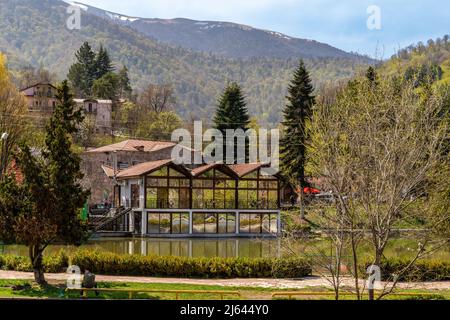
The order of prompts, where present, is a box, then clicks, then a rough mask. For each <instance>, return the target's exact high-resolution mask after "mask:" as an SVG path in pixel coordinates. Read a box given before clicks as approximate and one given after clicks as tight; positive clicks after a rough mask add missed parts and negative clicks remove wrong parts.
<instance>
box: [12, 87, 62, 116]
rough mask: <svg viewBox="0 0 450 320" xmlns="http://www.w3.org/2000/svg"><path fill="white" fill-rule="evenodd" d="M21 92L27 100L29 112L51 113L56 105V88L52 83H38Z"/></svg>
mask: <svg viewBox="0 0 450 320" xmlns="http://www.w3.org/2000/svg"><path fill="white" fill-rule="evenodd" d="M20 92H21V93H22V94H23V95H24V97H25V99H26V101H27V106H28V111H29V112H42V113H50V112H52V111H53V108H54V107H55V106H56V99H55V94H56V88H55V87H54V86H53V85H52V84H50V83H36V84H34V85H32V86H29V87H27V88H24V89H22V90H20Z"/></svg>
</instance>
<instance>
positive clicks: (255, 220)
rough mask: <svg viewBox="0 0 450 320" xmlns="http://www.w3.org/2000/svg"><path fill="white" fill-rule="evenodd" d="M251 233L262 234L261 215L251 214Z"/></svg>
mask: <svg viewBox="0 0 450 320" xmlns="http://www.w3.org/2000/svg"><path fill="white" fill-rule="evenodd" d="M250 233H261V214H250Z"/></svg>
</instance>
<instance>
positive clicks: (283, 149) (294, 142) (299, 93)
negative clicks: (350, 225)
mask: <svg viewBox="0 0 450 320" xmlns="http://www.w3.org/2000/svg"><path fill="white" fill-rule="evenodd" d="M313 91H314V89H313V86H312V84H311V79H310V77H309V73H308V71H307V70H306V67H305V64H304V62H303V60H301V61H300V64H299V66H298V68H297V69H296V70H295V72H294V78H293V80H292V81H291V83H290V85H289V88H288V93H289V95H288V96H287V97H286V98H287V100H288V103H287V105H286V107H285V108H284V110H283V114H284V120H283V122H282V124H283V127H284V132H283V136H282V138H281V140H280V157H281V168H282V171H283V174H284V175H285V176H286V177H287V178H288V180H289V181H295V183H299V184H300V186H301V188H303V187H304V186H306V180H305V159H306V145H307V140H308V135H307V132H306V125H307V122H308V121H309V119H310V118H311V115H312V107H313V105H314V102H315V98H314V96H313V95H312V93H313Z"/></svg>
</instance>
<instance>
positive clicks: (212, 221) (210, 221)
mask: <svg viewBox="0 0 450 320" xmlns="http://www.w3.org/2000/svg"><path fill="white" fill-rule="evenodd" d="M205 233H217V213H207V214H205Z"/></svg>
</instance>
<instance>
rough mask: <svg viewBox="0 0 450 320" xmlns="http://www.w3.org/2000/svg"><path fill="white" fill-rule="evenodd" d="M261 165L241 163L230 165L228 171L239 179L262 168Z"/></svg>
mask: <svg viewBox="0 0 450 320" xmlns="http://www.w3.org/2000/svg"><path fill="white" fill-rule="evenodd" d="M263 166H264V164H262V163H242V164H233V165H230V166H229V167H230V169H231V170H233V172H234V173H235V174H236V175H237V176H238V177H239V178H240V177H243V176H245V175H247V174H249V173H251V172H253V171H255V170H258V169H259V168H261V167H263Z"/></svg>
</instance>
